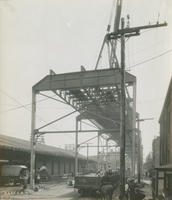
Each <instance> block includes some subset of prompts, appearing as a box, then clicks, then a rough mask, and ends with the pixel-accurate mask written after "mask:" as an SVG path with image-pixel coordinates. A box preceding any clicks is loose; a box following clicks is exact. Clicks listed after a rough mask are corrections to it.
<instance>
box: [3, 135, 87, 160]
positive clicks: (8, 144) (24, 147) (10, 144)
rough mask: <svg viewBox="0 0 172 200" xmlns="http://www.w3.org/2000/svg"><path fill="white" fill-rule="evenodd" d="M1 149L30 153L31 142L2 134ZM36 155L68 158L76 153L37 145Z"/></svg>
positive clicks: (80, 156) (81, 157)
mask: <svg viewBox="0 0 172 200" xmlns="http://www.w3.org/2000/svg"><path fill="white" fill-rule="evenodd" d="M0 147H1V148H4V149H13V150H18V151H24V152H30V141H27V140H23V139H19V138H15V137H10V136H6V135H2V134H0ZM36 153H38V154H46V155H53V156H59V157H67V158H74V157H75V153H74V152H72V151H68V150H64V149H61V148H57V147H54V146H49V145H45V144H37V145H36ZM78 157H79V158H80V159H84V160H85V159H86V157H85V156H82V155H79V156H78Z"/></svg>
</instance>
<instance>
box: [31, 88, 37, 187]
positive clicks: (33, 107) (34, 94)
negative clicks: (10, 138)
mask: <svg viewBox="0 0 172 200" xmlns="http://www.w3.org/2000/svg"><path fill="white" fill-rule="evenodd" d="M31 117H32V119H31V156H30V185H31V188H32V189H34V187H35V145H36V141H35V127H36V92H35V91H34V90H33V89H32V116H31Z"/></svg>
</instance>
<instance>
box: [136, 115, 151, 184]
mask: <svg viewBox="0 0 172 200" xmlns="http://www.w3.org/2000/svg"><path fill="white" fill-rule="evenodd" d="M147 120H153V118H145V119H140V116H139V114H137V120H136V122H137V133H138V163H137V173H138V177H137V178H138V183H140V180H141V163H142V155H141V154H142V150H141V149H142V142H141V140H142V137H141V131H140V122H144V121H147Z"/></svg>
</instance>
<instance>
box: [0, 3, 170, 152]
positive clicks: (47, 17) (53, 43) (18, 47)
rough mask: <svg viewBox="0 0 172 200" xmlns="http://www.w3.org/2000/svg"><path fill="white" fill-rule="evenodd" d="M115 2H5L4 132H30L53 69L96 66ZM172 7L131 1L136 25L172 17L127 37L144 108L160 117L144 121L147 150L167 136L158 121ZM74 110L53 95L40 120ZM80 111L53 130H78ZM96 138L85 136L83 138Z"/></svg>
mask: <svg viewBox="0 0 172 200" xmlns="http://www.w3.org/2000/svg"><path fill="white" fill-rule="evenodd" d="M111 8H112V0H86V1H84V0H70V1H69V0H0V44H1V45H0V76H1V77H0V133H1V134H6V135H10V136H14V137H19V138H23V139H29V138H30V126H31V112H30V109H31V106H30V103H31V88H32V86H33V85H34V84H35V83H36V82H38V81H39V80H40V79H42V78H43V77H44V76H45V75H47V74H48V73H49V69H53V70H54V71H55V72H56V73H65V72H73V71H79V70H80V66H81V65H84V66H85V68H86V69H88V70H92V69H94V67H95V63H96V59H97V57H98V53H99V50H100V46H101V43H102V40H103V37H104V34H105V32H106V27H107V24H108V22H109V17H110V12H111ZM171 10H172V3H171V0H144V1H143V0H124V1H123V11H122V16H123V17H125V18H126V16H127V14H129V15H130V26H131V27H132V26H141V25H147V24H149V23H150V24H154V23H157V21H158V20H159V22H164V21H167V22H168V26H167V27H165V28H157V29H154V30H149V31H143V32H142V34H141V36H139V37H135V38H132V39H130V40H128V41H127V43H126V57H127V59H126V67H127V69H129V70H130V73H132V74H134V75H136V77H137V111H138V112H139V113H140V117H141V118H150V117H153V118H154V120H153V121H145V122H143V123H141V130H142V137H143V144H144V155H146V154H147V153H148V152H149V151H151V142H152V139H153V138H154V137H155V136H157V135H158V134H159V125H158V119H159V116H160V112H161V109H162V106H163V102H164V98H165V95H166V92H167V88H168V85H169V81H170V78H171V75H172V39H171V35H172V12H170V11H171ZM102 65H103V64H102ZM101 67H103V68H107V66H101ZM40 99H41V98H40ZM40 99H39V100H40ZM70 111H72V109H71V108H69V107H67V106H65V105H63V104H60V103H56V102H55V103H54V102H52V101H51V100H48V101H44V102H39V103H38V110H37V124H38V125H40V124H43V123H45V122H49V121H51V120H53V119H55V118H57V117H59V116H62V115H63V114H66V113H68V112H70ZM75 116H76V115H74V116H71V117H70V118H69V119H66V120H63V121H61V122H59V123H58V124H56V125H54V126H53V127H52V129H60V130H62V129H72V130H73V129H74V128H75ZM91 136H93V134H84V135H82V136H80V141H82V140H84V139H86V138H89V137H91ZM46 142H47V144H52V145H63V144H67V143H73V142H74V136H73V135H72V134H68V135H49V136H46ZM93 143H94V141H93Z"/></svg>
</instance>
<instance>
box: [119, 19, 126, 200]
mask: <svg viewBox="0 0 172 200" xmlns="http://www.w3.org/2000/svg"><path fill="white" fill-rule="evenodd" d="M123 29H124V18H122V19H121V30H123ZM120 114H121V115H120V116H121V127H120V199H124V194H125V124H126V123H125V122H126V118H125V35H124V33H123V34H121V112H120Z"/></svg>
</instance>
